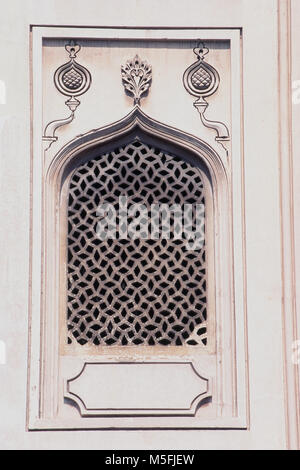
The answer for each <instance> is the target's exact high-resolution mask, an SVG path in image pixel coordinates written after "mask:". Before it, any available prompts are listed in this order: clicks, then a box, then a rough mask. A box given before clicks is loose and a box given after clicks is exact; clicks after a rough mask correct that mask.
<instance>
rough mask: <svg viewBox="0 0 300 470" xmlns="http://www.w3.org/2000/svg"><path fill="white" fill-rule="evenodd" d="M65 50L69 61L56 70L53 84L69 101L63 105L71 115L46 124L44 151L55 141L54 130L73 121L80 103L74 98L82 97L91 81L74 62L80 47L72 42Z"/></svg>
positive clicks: (81, 67)
mask: <svg viewBox="0 0 300 470" xmlns="http://www.w3.org/2000/svg"><path fill="white" fill-rule="evenodd" d="M65 49H66V51H67V52H68V54H69V58H70V60H69V61H68V62H67V63H65V64H63V65H61V66H60V67H58V69H56V71H55V73H54V84H55V86H56V88H57V90H58V91H59V92H60V93H62V94H63V95H65V96H68V98H69V99H68V100H67V101H66V102H65V104H66V105H67V106H68V108H69V109H70V111H71V114H70V116H68V117H67V118H65V119H57V120H55V121H51V122H49V124H47V126H46V128H45V131H44V135H43V141H46V142H49V145H48V147H47V148H46V149H45V150H48V149H49V147H50V146H51V145H52V143H53V142H55V141H57V136H56V135H55V132H56V130H57V129H58V128H59V127H61V126H64V125H65V124H68V123H70V122H72V121H73V119H74V115H75V111H76V109H77V107H78V106H79V105H80V101H79V100H78V99H77V98H76V97H77V96H80V95H83V94H84V93H85V92H86V91H87V90H88V89H89V87H90V85H91V81H92V77H91V74H90V72H89V71H88V70H87V69H86V68H85V67H83V66H82V65H80V64H78V62H76V60H75V59H76V57H77V54H78V52H79V51H80V49H81V46H80V45H79V44H76V43H75V41H73V40H72V41H70V42H69V44H66V45H65Z"/></svg>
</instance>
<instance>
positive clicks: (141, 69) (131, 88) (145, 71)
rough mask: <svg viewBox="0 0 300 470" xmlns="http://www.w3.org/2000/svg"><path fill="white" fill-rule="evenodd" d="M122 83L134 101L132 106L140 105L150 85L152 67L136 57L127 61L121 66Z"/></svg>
mask: <svg viewBox="0 0 300 470" xmlns="http://www.w3.org/2000/svg"><path fill="white" fill-rule="evenodd" d="M121 75H122V83H123V85H124V88H125V90H127V91H128V92H129V93H130V94H131V95H132V96H133V100H134V104H140V101H141V97H142V95H144V94H145V93H146V92H147V91H148V89H149V88H150V85H151V80H152V67H151V65H149V64H148V63H147V62H146V61H145V60H141V59H140V58H139V56H138V55H136V56H135V57H134V58H133V59H131V60H128V61H127V62H126V64H125V65H122V66H121Z"/></svg>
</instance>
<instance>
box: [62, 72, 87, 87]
mask: <svg viewBox="0 0 300 470" xmlns="http://www.w3.org/2000/svg"><path fill="white" fill-rule="evenodd" d="M62 82H63V84H64V85H65V87H66V88H68V89H70V90H77V88H79V87H80V86H81V85H82V82H83V78H82V76H81V75H80V73H78V72H76V70H74V69H72V70H69V71H68V72H66V73H64V74H63V76H62Z"/></svg>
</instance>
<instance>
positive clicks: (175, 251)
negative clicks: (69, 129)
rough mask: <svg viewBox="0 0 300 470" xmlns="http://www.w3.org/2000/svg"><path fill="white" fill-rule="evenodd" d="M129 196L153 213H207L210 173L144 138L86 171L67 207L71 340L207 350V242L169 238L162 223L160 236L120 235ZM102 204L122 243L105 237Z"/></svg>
mask: <svg viewBox="0 0 300 470" xmlns="http://www.w3.org/2000/svg"><path fill="white" fill-rule="evenodd" d="M120 197H123V198H124V197H126V198H127V204H128V207H130V205H132V204H144V206H146V208H147V211H148V215H149V217H150V214H151V205H153V204H156V205H159V204H160V205H162V204H167V205H169V206H172V205H173V204H176V205H179V206H180V207H182V208H183V207H184V205H188V204H191V205H196V204H198V205H201V206H202V207H203V208H204V207H205V198H204V187H203V179H202V173H201V170H200V169H199V168H198V167H196V166H193V165H192V164H190V163H188V162H187V161H185V160H182V159H181V158H179V157H177V156H175V155H170V154H167V153H165V152H163V151H162V150H160V149H158V148H155V147H153V146H151V145H146V144H145V143H142V142H141V141H139V140H134V141H133V142H132V143H130V144H128V145H126V146H123V147H119V148H117V149H115V150H114V151H112V152H109V153H105V154H102V155H100V156H99V157H97V158H94V159H92V160H89V161H87V162H85V163H83V164H81V165H80V166H78V167H77V168H76V169H75V170H74V171H73V173H72V175H71V179H70V185H69V193H68V208H67V211H68V212H67V214H68V239H67V250H68V264H67V277H68V287H67V289H68V292H67V295H68V299H67V317H68V320H67V321H68V334H69V336H68V343H69V344H71V343H72V342H74V341H77V342H78V343H79V344H81V345H84V344H86V343H89V344H94V345H100V346H111V345H118V346H122V345H124V346H125V345H132V346H133V345H144V346H149V345H152V346H155V345H173V346H182V345H199V344H201V345H202V346H203V345H204V346H205V345H206V344H207V299H206V297H207V292H206V289H207V286H206V261H205V242H204V243H203V246H202V247H201V248H200V249H196V250H193V249H188V248H187V246H186V240H185V239H184V238H181V239H180V238H178V237H175V236H174V233H175V230H174V233H172V230H171V231H170V237H169V238H167V237H166V238H163V236H162V231H163V229H162V220H161V219H159V225H158V227H159V228H160V229H161V232H160V235H159V236H158V237H156V239H155V238H154V239H153V238H152V239H151V238H150V236H148V237H146V236H144V238H142V237H136V238H130V237H127V238H125V237H123V238H118V234H119V230H118V224H119V223H121V222H120V216H119V210H120V207H119V206H120V199H119V198H120ZM99 204H111V205H112V206H113V207H114V209H115V213H116V219H115V220H116V223H117V229H116V238H107V239H103V237H102V238H101V237H100V236H99V232H98V231H97V227H98V226H99V225H98V224H99V218H100V217H99ZM132 219H134V218H133V217H131V218H130V217H129V218H128V224H130V222H131V220H132ZM192 219H193V221H195V213H193V216H192ZM147 220H150V219H147ZM170 221H171V227H172V223H173V226H175V223H174V217H173V215H172V214H171V217H170ZM147 224H148V222H147ZM204 225H205V224H204V222H203V223H202V227H201V230H202V236H203V239H204V238H205V237H204V230H205V229H204ZM150 226H151V224H150V222H149V233H151V227H150Z"/></svg>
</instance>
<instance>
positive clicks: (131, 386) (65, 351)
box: [40, 106, 237, 428]
mask: <svg viewBox="0 0 300 470" xmlns="http://www.w3.org/2000/svg"><path fill="white" fill-rule="evenodd" d="M130 156H132V159H133V160H134V162H135V163H134V165H133V166H129V167H128V162H130ZM135 157H136V158H135ZM121 158H123V163H122V165H118V163H120V159H121ZM143 159H144V160H143ZM145 161H147V162H148V163H147V165H146V164H145ZM166 161H167V162H168V163H169V164H170V165H169V167H168V165H167V168H168V169H167V170H166V169H163V165H166ZM126 165H127V170H128V172H127V174H125V173H126ZM121 167H122V168H123V174H121V176H120V175H119V176H120V178H119V179H118V178H117V177H116V176H118V169H120V168H121ZM124 168H125V170H124ZM120 171H121V170H120ZM155 171H156V172H157V174H155ZM175 173H176V176H175ZM164 174H165V176H166V179H165V180H164V179H163V176H164ZM84 175H87V176H89V181H87V180H86V178H85V177H84ZM109 175H110V176H111V178H110V181H111V182H113V183H111V184H110V185H108V183H107V181H108V180H109V178H107V177H108V176H109ZM128 175H129V176H130V175H131V176H133V175H135V176H134V177H133V178H128ZM137 175H138V176H137ZM105 177H106V182H105V181H104V178H105ZM143 177H144V179H143ZM151 177H152V178H153V180H152V181H150V179H151ZM154 178H155V179H154ZM168 178H169V181H171V180H172V178H173V180H172V181H173V182H172V183H170V182H169V183H168ZM170 178H171V180H170ZM176 178H177V180H176ZM189 178H190V179H189ZM174 180H176V181H175V182H174ZM126 181H127V182H128V188H129V189H128V188H126V184H125V183H126ZM149 181H150V182H149ZM118 182H119V186H118V184H117V183H118ZM143 182H144V185H145V187H144V188H143V187H142V186H143ZM88 184H90V187H88ZM147 184H148V185H149V187H148V193H149V197H150V199H151V201H149V200H148V204H150V202H152V203H157V202H163V203H168V202H169V203H175V204H176V203H178V204H180V203H183V204H184V203H187V204H188V203H192V204H194V203H199V204H202V205H203V206H204V227H205V229H204V245H203V247H202V248H201V249H200V250H185V249H184V248H183V247H182V241H181V242H180V243H179V242H178V240H163V239H162V237H161V232H160V235H159V237H158V239H155V240H150V242H149V240H147V239H145V237H144V239H143V237H140V238H138V241H136V239H134V240H125V241H124V240H122V239H121V240H103V238H102V239H99V233H98V241H96V240H97V237H96V236H94V235H88V232H90V231H89V229H87V228H86V227H82V228H81V229H79V227H80V226H82V225H84V224H85V223H86V220H87V218H88V214H87V212H88V211H87V205H88V204H90V203H91V202H93V203H94V205H93V208H90V210H91V214H92V216H91V219H90V223H91V226H92V227H93V229H94V230H95V227H96V226H97V223H98V222H99V218H100V220H101V217H102V218H103V215H105V214H104V213H105V211H104V212H102V214H100V213H99V211H97V209H96V206H97V207H98V205H99V203H101V201H102V200H101V197H102V198H103V201H104V202H106V203H111V204H113V205H116V204H117V198H119V196H124V195H127V196H128V204H129V205H130V203H131V204H133V203H136V202H144V203H145V204H147V195H146V193H147ZM122 185H123V186H122ZM135 185H136V186H135ZM162 185H164V189H163V190H162ZM189 185H190V186H189ZM197 185H198V186H197ZM138 186H140V187H138ZM93 188H94V189H95V188H96V189H95V191H94V192H93ZM120 188H121V189H120ZM122 188H123V189H122ZM89 189H90V191H89V192H87V191H88V190H89ZM80 191H81V192H82V193H80ZM189 192H190V193H189ZM99 193H100V195H101V197H100V199H99ZM82 194H83V195H84V199H85V200H84V201H83V202H82V201H80V199H82ZM88 194H89V195H90V196H88V197H87V195H88ZM95 194H96V195H97V197H96V196H95ZM166 195H168V196H167V197H165V196H166ZM156 196H157V198H158V200H155V197H156ZM44 197H45V199H44V200H45V211H44V227H45V237H44V245H43V253H44V257H43V260H44V277H43V312H42V325H43V329H42V338H41V342H42V366H41V378H42V393H41V401H40V417H41V418H43V419H45V420H46V421H47V420H48V421H49V420H50V421H55V422H56V425H54V427H60V426H63V424H62V423H64V426H66V427H67V428H68V427H73V428H74V427H75V428H76V427H77V428H104V427H107V426H111V425H113V426H115V427H128V428H130V427H133V428H134V427H136V428H139V427H177V428H178V427H183V428H184V427H199V428H201V427H207V426H208V427H216V426H220V427H222V426H227V425H228V426H233V424H232V423H233V422H234V419H235V418H236V417H237V391H236V379H235V376H236V363H235V361H236V355H235V316H234V310H233V307H232V305H233V272H232V258H233V255H232V253H233V250H232V241H231V240H232V220H231V219H232V216H231V196H230V179H229V176H228V168H227V163H226V162H225V163H224V161H223V160H222V159H221V157H220V156H219V155H218V154H217V153H216V152H215V150H213V149H212V148H211V147H210V146H209V145H208V144H207V143H205V142H203V141H202V140H200V139H199V138H197V137H195V136H192V135H190V134H187V133H185V132H183V131H180V130H177V129H175V128H172V127H169V126H167V125H164V124H162V123H159V122H157V121H155V120H153V119H152V118H150V117H149V116H147V115H146V114H144V113H143V112H142V111H141V109H140V108H139V107H138V106H136V107H135V108H134V110H133V111H132V112H131V113H130V114H128V115H127V116H126V117H125V118H123V119H122V120H120V121H118V122H116V123H114V124H112V125H109V126H106V127H104V128H101V129H96V130H93V131H90V132H88V133H87V134H85V135H81V136H79V137H77V138H75V139H74V140H73V141H71V142H70V143H68V144H67V145H65V146H64V147H63V148H62V149H61V150H60V151H59V152H58V153H57V154H56V155H55V157H54V158H53V160H52V162H51V163H50V164H49V168H47V169H46V179H45V188H44ZM95 197H96V200H95ZM168 197H169V201H168ZM76 198H77V199H78V200H76ZM98 199H99V200H98ZM147 209H148V210H149V207H147ZM76 211H78V216H79V217H77V219H78V220H75V222H74V218H75V219H76ZM91 214H90V215H91ZM106 215H107V214H106ZM118 217H119V215H117V218H118ZM97 218H98V219H97ZM171 221H172V216H171ZM72 224H73V225H72ZM171 227H172V224H171ZM75 232H77V233H75ZM74 233H75V234H74ZM90 240H91V241H90ZM89 241H90V242H89ZM147 243H148V248H147V249H146V247H147ZM91 245H92V247H91ZM74 246H75V250H74ZM89 246H90V247H91V248H90V251H88V247H89ZM99 246H100V248H99ZM95 247H96V249H94V248H95ZM124 247H127V248H128V247H130V249H129V250H128V249H127V250H126V249H125V248H124ZM101 248H102V250H101ZM155 249H156V252H155ZM161 249H163V250H165V251H164V253H163V254H164V257H163V259H164V260H167V261H170V260H171V263H170V265H171V268H170V270H169V271H168V270H166V269H163V268H161V266H163V267H166V265H167V262H163V263H162V264H161V265H160V264H159V256H155V253H157V252H159V251H160V250H161ZM110 250H111V253H113V256H112V257H110V256H107V254H109V252H110ZM114 250H115V251H114ZM201 250H202V251H201ZM122 253H123V255H122ZM184 253H185V254H184ZM82 254H83V255H86V256H83V257H81V256H80V255H82ZM95 254H96V258H95V259H94V263H91V265H90V266H88V265H87V264H86V261H85V260H86V259H89V260H90V261H91V258H93V256H95ZM130 254H131V255H132V258H133V261H134V259H137V258H139V259H140V260H141V262H140V263H135V262H132V263H131V257H130ZM203 255H204V256H203ZM122 256H123V257H122ZM168 256H169V258H168ZM114 260H115V261H116V260H117V263H115V264H114ZM172 260H173V261H174V260H175V263H174V262H173V264H172ZM142 261H144V263H143V262H142ZM156 261H157V263H156ZM180 263H181V264H180ZM96 265H97V266H98V270H97V269H96V272H94V271H93V270H95V267H96ZM123 268H124V269H123ZM191 268H192V269H191ZM89 269H90V271H89ZM122 269H123V270H122ZM172 269H173V270H172ZM197 269H198V271H199V273H197ZM174 270H175V271H176V270H177V271H176V272H175V276H174ZM180 271H181V272H180ZM195 271H196V274H195ZM158 274H159V276H160V277H159V279H156V278H155V276H156V275H158ZM172 275H173V276H174V277H173V278H172ZM176 275H177V277H176ZM172 281H174V285H172ZM89 282H90V283H91V285H90V286H89V285H88V283H89ZM176 282H177V284H176ZM130 283H131V285H130ZM197 283H198V284H199V286H198V285H197ZM174 287H175V289H174ZM199 289H200V290H199ZM146 290H148V291H149V295H147V294H146ZM128 291H129V292H128ZM173 291H174V294H173V298H171V297H172V293H173ZM125 297H127V298H125ZM144 297H145V298H144ZM146 297H148V298H147V299H146ZM149 297H150V299H149ZM179 297H181V298H183V300H182V299H179ZM197 297H199V298H197ZM200 297H201V298H200ZM175 298H177V300H176V299H175ZM176 313H177V315H176ZM110 317H111V318H110ZM137 317H139V318H138V319H137ZM140 318H141V320H140ZM119 325H121V326H122V328H121V327H120V326H119ZM92 327H93V328H92ZM127 331H129V332H130V334H129V333H127ZM143 332H144V334H143ZM68 338H69V339H68ZM91 418H93V419H91ZM133 418H134V419H133ZM66 423H67V424H66Z"/></svg>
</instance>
